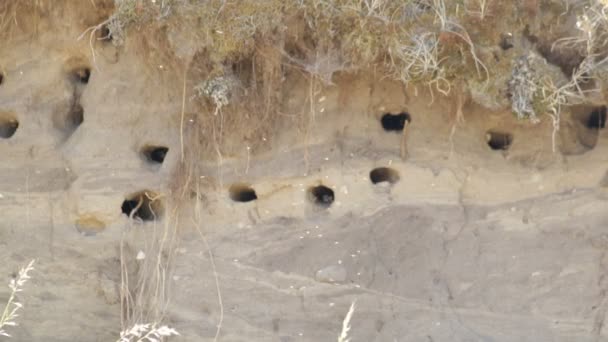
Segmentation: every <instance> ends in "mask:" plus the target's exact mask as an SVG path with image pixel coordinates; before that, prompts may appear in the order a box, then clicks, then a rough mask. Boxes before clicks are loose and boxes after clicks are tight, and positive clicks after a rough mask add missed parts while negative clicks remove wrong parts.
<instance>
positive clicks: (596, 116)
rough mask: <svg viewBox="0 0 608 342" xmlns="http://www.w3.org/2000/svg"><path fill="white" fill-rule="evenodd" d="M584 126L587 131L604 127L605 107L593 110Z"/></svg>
mask: <svg viewBox="0 0 608 342" xmlns="http://www.w3.org/2000/svg"><path fill="white" fill-rule="evenodd" d="M584 124H585V126H587V128H589V129H600V128H604V127H606V106H600V107H595V108H593V110H591V112H590V113H589V117H588V118H587V119H586V120H585V122H584Z"/></svg>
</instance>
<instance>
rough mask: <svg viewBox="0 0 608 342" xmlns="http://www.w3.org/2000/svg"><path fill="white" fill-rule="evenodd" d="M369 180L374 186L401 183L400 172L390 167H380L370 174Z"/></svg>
mask: <svg viewBox="0 0 608 342" xmlns="http://www.w3.org/2000/svg"><path fill="white" fill-rule="evenodd" d="M369 179H370V180H371V181H372V183H373V184H378V183H382V182H387V183H390V184H395V183H397V182H398V181H399V172H397V170H395V169H391V168H389V167H378V168H375V169H373V170H372V171H371V172H370V173H369Z"/></svg>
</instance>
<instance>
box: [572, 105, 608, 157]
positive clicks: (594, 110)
mask: <svg viewBox="0 0 608 342" xmlns="http://www.w3.org/2000/svg"><path fill="white" fill-rule="evenodd" d="M570 111H571V113H572V118H573V119H574V120H575V121H576V122H577V123H578V124H577V125H576V126H575V130H576V139H577V140H578V143H579V144H580V147H579V148H571V151H568V153H567V154H582V153H585V152H587V151H589V150H592V149H593V148H595V146H596V145H597V142H598V139H599V134H600V130H601V129H604V128H605V127H606V119H607V116H608V115H607V108H606V106H590V105H578V106H572V107H571V109H570Z"/></svg>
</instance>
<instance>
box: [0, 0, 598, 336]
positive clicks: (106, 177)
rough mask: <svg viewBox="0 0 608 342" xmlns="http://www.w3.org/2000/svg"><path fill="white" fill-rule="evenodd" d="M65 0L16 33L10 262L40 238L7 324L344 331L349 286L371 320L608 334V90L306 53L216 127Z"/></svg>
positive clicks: (6, 110) (427, 328)
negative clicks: (579, 99) (495, 103)
mask: <svg viewBox="0 0 608 342" xmlns="http://www.w3.org/2000/svg"><path fill="white" fill-rule="evenodd" d="M83 6H84V5H83ZM67 8H68V9H66V10H65V12H59V13H57V12H52V13H53V15H54V17H53V18H55V19H53V20H51V21H50V22H51V23H54V24H53V25H55V26H53V25H50V24H49V25H50V26H47V27H45V26H42V29H41V30H39V31H37V32H36V33H35V34H31V35H24V36H18V35H17V36H15V37H13V38H11V39H10V40H7V44H6V45H5V46H3V48H2V49H0V65H1V67H2V69H1V71H2V82H1V83H0V136H1V138H0V214H1V219H0V260H2V262H0V280H2V283H6V284H8V282H9V280H10V279H11V278H12V277H15V276H16V272H18V270H19V269H20V268H21V267H23V266H25V265H26V264H27V263H28V262H29V261H30V260H32V259H35V260H36V261H35V264H34V267H35V269H34V270H33V271H32V272H31V273H30V276H31V278H32V279H31V280H29V281H28V282H27V283H26V284H25V286H24V290H23V291H22V292H19V293H18V300H19V302H20V303H21V304H23V308H22V309H21V310H20V317H19V318H18V323H19V325H18V326H11V327H8V330H9V332H10V334H11V335H12V338H7V341H10V340H13V341H49V342H52V341H83V342H85V341H116V340H117V339H118V338H119V334H120V332H121V331H122V330H124V329H125V328H127V327H128V326H130V325H131V324H134V323H155V322H157V323H159V324H162V325H168V326H170V327H172V328H174V329H175V330H177V331H178V332H179V333H180V336H173V337H171V338H170V339H169V340H170V341H226V342H227V341H281V342H288V341H337V340H338V337H339V336H340V334H341V331H342V330H343V322H344V320H345V317H346V315H347V312H349V309H350V308H351V305H352V308H353V310H352V318H351V319H350V322H349V323H350V330H349V331H348V336H349V338H350V341H352V342H355V341H363V342H365V341H428V342H432V341H484V342H494V341H580V342H583V341H606V340H608V331H607V330H606V328H605V327H604V325H605V323H606V313H607V310H608V297H607V293H608V278H607V273H606V272H608V254H607V253H606V252H607V251H608V233H607V231H606V228H607V227H608V172H607V171H608V144H607V141H608V133H606V131H605V130H604V128H603V127H604V124H605V120H606V109H605V107H603V106H602V104H601V103H594V104H585V105H580V106H575V107H572V108H568V109H567V110H564V111H563V113H562V117H561V122H560V130H559V131H557V132H554V130H553V127H554V126H553V122H552V120H550V119H549V118H548V117H543V118H541V122H540V123H531V122H529V121H525V120H524V121H522V120H518V119H517V118H515V117H514V116H513V115H512V114H511V112H510V109H509V108H507V109H500V110H495V109H487V107H484V106H482V105H480V104H477V103H476V102H475V101H473V100H471V99H470V98H468V97H467V98H464V99H463V98H461V97H459V96H456V95H454V96H444V95H441V94H440V93H439V92H437V91H434V92H431V91H429V88H428V87H426V86H416V85H404V84H403V83H402V82H397V81H393V80H390V79H388V78H387V77H384V76H382V75H378V74H376V73H375V72H374V71H373V70H372V71H359V72H354V73H340V74H336V75H334V76H333V78H332V80H331V84H329V83H326V84H323V85H322V86H321V85H319V84H321V83H319V84H316V83H315V82H314V79H311V78H310V77H308V76H307V75H305V74H302V73H299V72H292V73H287V74H286V75H285V76H284V77H283V79H282V80H281V82H282V83H281V95H280V97H281V99H282V100H281V102H282V105H281V110H280V111H279V112H280V115H279V116H278V117H272V118H268V120H270V121H273V122H272V125H268V126H269V127H270V128H269V129H268V130H267V131H264V130H256V131H255V132H252V131H248V129H247V127H254V126H256V125H257V124H258V123H259V122H257V121H259V117H254V116H252V117H250V116H249V114H250V113H248V112H246V111H245V110H241V111H233V112H227V111H226V112H222V111H216V112H215V113H209V115H210V116H211V117H212V118H214V119H213V120H215V121H213V122H215V123H220V124H219V125H214V126H213V129H210V128H209V129H207V130H204V131H200V130H199V126H198V125H199V124H201V122H200V120H199V118H198V117H197V116H196V115H195V114H196V113H195V111H194V110H193V109H192V108H193V105H192V103H193V102H194V101H196V99H195V98H194V95H193V94H192V93H191V92H190V91H188V92H187V94H186V93H185V92H184V89H186V88H188V89H191V88H192V86H193V84H191V83H192V82H193V81H185V80H184V75H183V74H184V73H183V70H182V71H181V72H178V71H176V70H179V69H176V68H174V66H170V65H164V64H159V63H157V64H155V65H153V67H150V62H151V61H150V59H149V58H150V57H149V56H150V55H149V53H152V52H149V51H146V50H142V48H141V46H140V45H128V42H127V45H126V46H123V47H120V48H117V47H115V46H113V45H111V44H110V45H100V44H99V43H98V42H97V41H96V39H94V40H93V42H92V43H91V41H90V40H89V38H88V36H85V38H82V39H80V40H79V39H78V37H79V35H80V34H81V33H82V32H83V31H84V30H85V29H86V27H88V26H87V25H84V24H83V23H85V22H86V23H89V26H90V24H91V23H90V22H92V23H93V24H94V23H97V22H100V21H101V20H103V17H100V18H98V17H97V16H95V15H93V16H92V18H88V17H86V16H85V15H84V14H82V13H81V12H80V11H79V10H78V8H79V6H74V9H73V10H70V9H69V6H68V7H67ZM100 11H101V9H100ZM57 18H64V19H65V23H64V26H62V25H61V24H58V23H60V22H61V21H58V20H57ZM70 18H71V19H70ZM74 18H77V19H74ZM83 18H84V19H83ZM87 18H88V19H87ZM85 19H86V20H85ZM12 20H15V19H12ZM87 20H88V21H87ZM70 23H72V24H73V25H70ZM77 23H80V24H77ZM181 39H186V38H183V37H182V38H181ZM92 44H93V45H94V46H95V49H92ZM3 45H4V44H3ZM5 47H6V48H5ZM185 48H186V47H184V49H185ZM155 53H157V52H155ZM237 100H238V99H237ZM246 100H247V99H246V98H245V99H242V101H246ZM602 113H603V114H602ZM387 114H392V115H394V116H387ZM235 115H238V119H239V120H249V121H247V122H246V124H245V125H244V126H243V127H244V128H242V129H240V130H235V131H228V132H222V129H226V130H230V129H233V128H234V127H236V126H234V125H231V124H229V122H230V121H231V120H235V117H234V116H235ZM231 116H232V117H231ZM244 118H245V119H244ZM595 119H597V120H599V123H598V124H593V123H590V122H592V121H593V120H595ZM602 120H603V121H602ZM223 123H226V124H225V126H223ZM303 123H304V124H303ZM256 127H257V126H256ZM303 127H304V128H303ZM252 130H253V128H252ZM193 132H203V133H202V134H201V133H197V134H198V135H197V134H195V133H193ZM267 133H268V135H266V134H267ZM201 136H202V137H203V138H205V139H207V140H205V139H202V138H201ZM197 139H198V140H197ZM202 140H204V141H206V143H205V142H203V143H202V144H203V146H202V147H200V148H201V151H203V153H201V154H196V158H195V159H193V158H194V157H193V156H194V154H193V153H192V150H194V149H197V148H199V146H198V145H197V144H198V143H199V142H200V141H202ZM187 165H196V167H186V166H187ZM186 169H187V170H186ZM184 170H186V171H184ZM9 296H10V289H9V288H8V287H5V288H0V303H5V302H6V300H8V298H9ZM0 339H3V337H0Z"/></svg>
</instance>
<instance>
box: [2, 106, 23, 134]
mask: <svg viewBox="0 0 608 342" xmlns="http://www.w3.org/2000/svg"><path fill="white" fill-rule="evenodd" d="M17 128H19V120H17V117H16V116H15V115H14V114H12V113H8V112H3V113H0V138H2V139H9V138H11V137H12V136H13V135H15V132H17Z"/></svg>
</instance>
